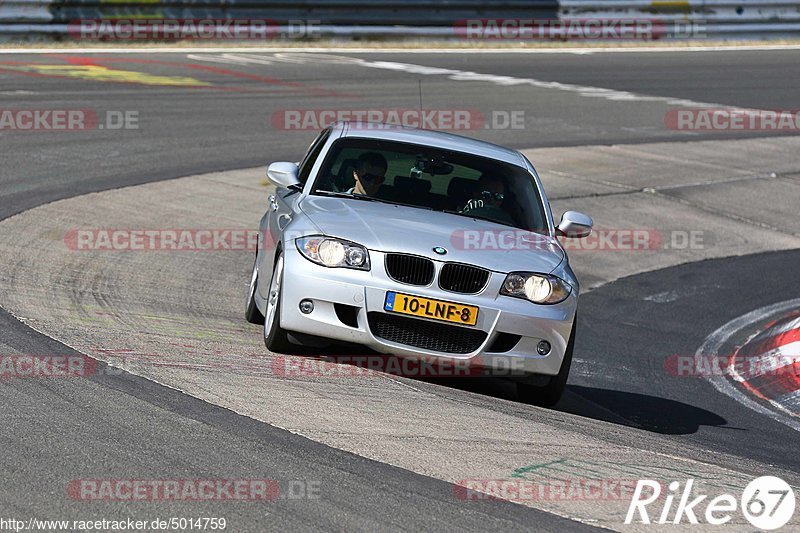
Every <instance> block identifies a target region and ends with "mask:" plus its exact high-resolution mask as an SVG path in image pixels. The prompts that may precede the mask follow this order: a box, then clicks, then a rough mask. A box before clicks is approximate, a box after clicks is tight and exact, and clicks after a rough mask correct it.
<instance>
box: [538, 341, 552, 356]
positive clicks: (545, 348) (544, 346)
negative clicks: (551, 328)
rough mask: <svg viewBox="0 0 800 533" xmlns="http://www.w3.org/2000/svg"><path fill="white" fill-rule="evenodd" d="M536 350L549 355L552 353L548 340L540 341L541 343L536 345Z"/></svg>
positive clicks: (540, 353)
mask: <svg viewBox="0 0 800 533" xmlns="http://www.w3.org/2000/svg"><path fill="white" fill-rule="evenodd" d="M536 351H537V352H539V355H547V354H549V353H550V343H549V342H547V341H539V344H537V345H536Z"/></svg>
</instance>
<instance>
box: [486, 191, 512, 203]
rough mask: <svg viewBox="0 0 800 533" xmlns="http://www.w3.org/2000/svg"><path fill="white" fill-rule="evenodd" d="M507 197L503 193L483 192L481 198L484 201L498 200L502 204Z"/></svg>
mask: <svg viewBox="0 0 800 533" xmlns="http://www.w3.org/2000/svg"><path fill="white" fill-rule="evenodd" d="M505 197H506V195H505V194H503V193H501V192H492V191H483V192H482V193H481V198H483V199H484V200H497V201H498V202H502V201H503V199H504V198H505Z"/></svg>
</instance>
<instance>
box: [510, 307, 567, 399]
mask: <svg viewBox="0 0 800 533" xmlns="http://www.w3.org/2000/svg"><path fill="white" fill-rule="evenodd" d="M577 324H578V316H577V315H575V318H574V320H573V322H572V331H570V334H569V341H567V349H566V351H565V352H564V360H563V361H562V362H561V368H560V369H559V370H558V374H556V375H555V376H553V377H551V378H550V381H549V382H548V383H547V385H531V384H529V383H517V398H518V399H519V400H520V401H522V402H525V403H529V404H532V405H538V406H540V407H552V406H554V405H555V404H557V403H558V401H559V400H560V399H561V395H562V394H564V389H565V388H566V387H567V378H568V377H569V368H570V366H572V351H573V348H574V346H575V329H576V326H577Z"/></svg>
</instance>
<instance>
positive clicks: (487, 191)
mask: <svg viewBox="0 0 800 533" xmlns="http://www.w3.org/2000/svg"><path fill="white" fill-rule="evenodd" d="M505 197H506V185H505V183H503V180H502V179H501V178H498V177H497V176H491V175H488V174H482V175H481V177H480V178H479V179H478V187H477V189H476V190H475V194H474V195H473V198H472V200H470V201H469V202H467V205H465V206H464V209H463V210H462V211H464V212H466V211H469V210H471V209H477V208H479V207H495V208H498V209H500V208H501V207H502V205H503V200H504V199H505Z"/></svg>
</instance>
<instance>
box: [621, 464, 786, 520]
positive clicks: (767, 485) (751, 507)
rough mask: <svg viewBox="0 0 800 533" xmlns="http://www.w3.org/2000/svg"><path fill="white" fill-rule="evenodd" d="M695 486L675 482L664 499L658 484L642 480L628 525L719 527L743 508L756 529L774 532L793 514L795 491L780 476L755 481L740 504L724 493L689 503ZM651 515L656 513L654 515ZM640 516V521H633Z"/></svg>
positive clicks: (638, 486)
mask: <svg viewBox="0 0 800 533" xmlns="http://www.w3.org/2000/svg"><path fill="white" fill-rule="evenodd" d="M693 485H694V480H693V479H689V480H687V481H686V484H685V485H684V486H683V489H681V484H680V482H678V481H673V482H672V483H670V484H669V485H668V492H667V493H666V494H665V495H663V496H662V494H661V492H662V488H661V484H660V483H659V482H658V481H653V480H650V479H640V480H639V481H638V482H637V483H636V489H635V490H634V492H633V497H632V498H631V503H630V506H629V507H628V513H627V515H626V516H625V523H626V524H630V523H632V522H634V521H637V522H641V523H644V524H650V523H656V524H680V523H682V522H683V521H684V519H685V520H686V522H688V523H690V524H700V523H702V522H705V523H707V524H711V525H714V526H719V525H722V524H726V523H728V522H730V521H731V519H732V517H733V514H734V513H735V512H736V510H737V508H739V507H741V512H742V514H743V515H744V517H745V518H746V519H747V521H748V522H750V524H752V525H753V527H755V528H758V529H761V530H774V529H778V528H780V527H783V526H785V525H786V524H787V523H788V522H789V520H791V519H792V516H793V515H794V508H795V496H794V491H792V488H791V487H790V486H789V484H788V483H786V482H785V481H784V480H782V479H781V478H778V477H774V476H762V477H759V478H756V479H754V480H753V481H751V482H750V483H749V484H748V485H747V487H745V489H744V491H743V492H742V496H741V498H739V500H738V501H737V499H736V498H735V497H734V496H732V495H731V494H721V495H719V496H716V497H714V498H713V499H711V500H709V501H708V502H707V503H705V504H704V502H706V499H707V498H709V496H708V495H707V494H700V495H697V496H696V497H694V498H693V499H691V500H690V498H692V497H693V496H695V495H694V494H692V487H693ZM676 500H677V503H675V502H676ZM656 502H657V503H656ZM662 502H663V503H662ZM648 506H650V508H648ZM704 507H705V509H703V508H704ZM651 512H654V513H656V514H653V515H652V516H651V515H650V513H651ZM637 515H638V519H636V520H634V518H636V516H637ZM703 519H704V520H703Z"/></svg>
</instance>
